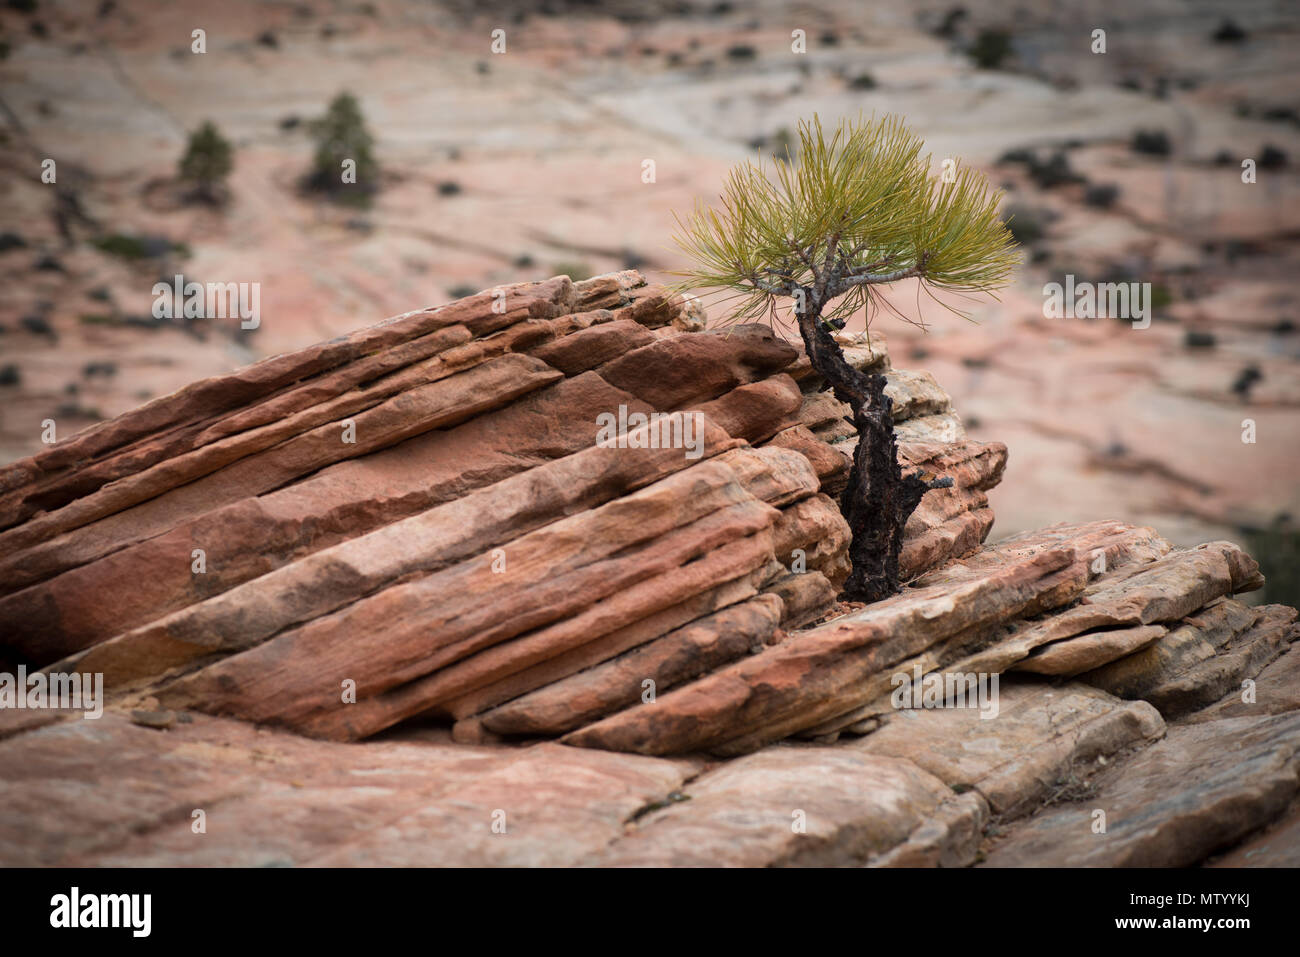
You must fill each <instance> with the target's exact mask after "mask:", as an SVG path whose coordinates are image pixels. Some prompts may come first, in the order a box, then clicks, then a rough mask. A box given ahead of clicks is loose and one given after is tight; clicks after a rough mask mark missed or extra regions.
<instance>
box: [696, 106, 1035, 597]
mask: <svg viewBox="0 0 1300 957" xmlns="http://www.w3.org/2000/svg"><path fill="white" fill-rule="evenodd" d="M798 140H799V142H798V144H797V148H798V153H797V155H798V161H797V162H794V161H785V162H782V161H778V162H777V163H776V164H775V168H774V169H773V170H771V171H770V172H769V170H768V169H767V168H765V167H764V166H763V165H762V164H760V165H758V166H755V165H754V164H752V163H745V164H743V165H741V166H738V167H736V168H735V169H733V170H732V171H731V173H730V175H729V177H728V179H727V182H726V185H725V187H724V190H723V193H722V196H721V199H720V205H719V207H718V208H710V207H707V206H705V205H704V204H702V203H698V204H697V205H696V207H695V210H694V212H693V213H692V214H691V215H690V216H689V217H687V218H686V219H684V220H683V219H681V218H679V219H678V226H679V232H678V235H677V243H678V245H679V246H680V247H681V248H682V250H683V251H684V252H685V253H686V254H687V255H688V256H689V257H690V258H691V260H692V262H693V266H692V268H690V269H686V270H682V271H680V272H678V275H680V276H683V277H684V281H683V283H682V285H683V287H686V286H694V287H704V288H713V289H721V290H727V291H729V292H730V293H731V295H732V297H733V298H734V299H736V300H738V301H739V306H738V308H737V309H736V310H735V319H736V320H743V319H752V318H761V317H769V318H771V319H775V318H776V317H777V312H776V304H777V301H778V300H782V299H789V300H791V301H792V307H793V308H792V311H793V314H794V317H795V320H796V322H797V324H798V328H799V335H800V337H801V338H802V340H803V344H804V348H805V350H806V351H807V354H808V358H809V360H810V362H811V363H812V366H813V368H814V369H815V370H816V371H817V373H818V374H819V375H820V376H821V377H822V379H823V380H824V383H825V384H824V385H823V389H826V388H829V389H833V390H834V394H835V396H836V397H837V398H839V399H840V400H841V401H843V402H846V403H848V405H849V406H850V408H851V409H852V410H853V421H854V424H855V426H856V427H857V431H858V443H857V447H856V448H855V450H854V454H853V466H852V469H851V471H850V474H849V483H848V486H847V487H846V488H845V489H844V492H843V494H842V496H841V501H840V508H841V510H842V511H843V513H844V517H845V519H846V520H847V522H848V524H849V528H850V530H851V531H852V535H853V540H852V544H851V545H850V548H849V557H850V559H851V560H852V565H853V568H852V572H851V573H850V575H849V577H848V580H847V581H846V582H845V585H844V596H843V597H844V598H846V599H848V600H850V601H863V602H873V601H878V600H880V599H882V598H886V597H888V596H890V595H892V594H894V593H896V592H897V591H898V590H899V570H898V559H899V553H900V552H901V551H902V546H903V528H904V526H905V525H906V524H907V520H908V517H909V516H910V515H911V514H912V512H913V511H915V510H916V507H917V506H918V505H919V504H920V502H921V498H922V497H923V496H924V495H925V493H926V492H927V491H929V490H930V489H933V488H945V487H949V486H951V485H952V480H951V479H950V478H944V479H938V480H927V479H925V478H923V477H922V476H920V475H918V474H915V472H911V473H909V474H907V475H904V474H903V471H902V468H901V466H900V464H899V461H898V449H897V445H896V442H895V438H894V421H893V413H892V409H893V402H892V400H891V399H890V398H889V396H887V395H886V394H885V384H886V382H885V377H884V376H883V375H880V374H876V373H864V372H862V371H860V370H858V369H856V368H854V367H853V366H851V365H850V364H849V362H848V360H847V359H846V358H845V356H844V353H843V350H842V349H841V348H840V345H839V343H838V342H837V341H836V339H835V336H834V333H835V331H836V330H837V329H842V328H843V327H844V325H845V323H846V321H847V319H848V317H850V316H852V315H853V314H854V313H856V312H857V311H858V310H859V309H863V310H864V311H865V313H866V315H867V319H868V322H869V321H870V318H871V314H872V311H873V309H874V308H875V307H878V306H880V305H881V304H882V301H881V299H880V294H879V289H878V288H877V287H879V286H881V285H884V284H887V283H893V282H897V281H899V280H903V279H913V278H914V279H918V280H920V282H921V283H922V284H923V285H924V286H927V287H935V288H942V289H950V290H959V291H964V292H992V291H993V290H995V289H997V288H998V287H1000V286H1002V285H1005V284H1006V282H1007V281H1008V279H1009V278H1010V275H1011V272H1012V269H1013V268H1014V266H1015V265H1016V263H1017V262H1018V259H1019V256H1018V254H1017V252H1016V249H1015V243H1014V240H1013V239H1012V237H1011V234H1010V233H1009V232H1008V230H1007V228H1006V225H1005V224H1004V223H1003V221H1002V219H1001V217H1000V216H999V215H998V202H999V200H1000V198H1001V194H1000V192H999V191H996V190H993V189H991V188H990V186H989V184H988V182H987V180H986V179H985V178H984V176H983V175H982V174H980V173H979V172H978V171H976V170H973V169H970V168H966V167H959V166H958V165H957V164H956V163H955V161H954V162H952V163H945V164H944V171H943V172H941V173H940V174H939V175H937V176H936V175H934V174H933V173H932V172H931V157H930V156H929V155H928V154H925V155H922V153H921V146H922V143H921V140H920V139H919V138H918V137H917V136H916V135H915V134H913V133H912V132H911V131H910V130H909V129H908V128H907V127H906V126H905V125H904V124H903V122H902V120H901V119H899V118H897V117H892V116H890V117H885V118H884V119H882V120H880V121H876V120H875V119H874V118H873V119H871V120H862V119H859V120H858V121H857V122H844V123H841V124H840V125H839V126H838V128H837V129H836V130H835V131H834V133H833V134H831V135H830V136H829V137H828V136H827V134H826V132H824V131H823V129H822V125H821V121H820V120H819V119H818V118H817V117H815V116H814V118H813V119H812V120H811V121H805V122H803V123H801V124H800V127H799V136H798ZM886 305H887V304H886ZM954 311H955V310H954Z"/></svg>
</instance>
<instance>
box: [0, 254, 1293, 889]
mask: <svg viewBox="0 0 1300 957" xmlns="http://www.w3.org/2000/svg"><path fill="white" fill-rule="evenodd" d="M502 292H504V293H505V295H504V298H502V297H500V296H498V295H496V294H495V293H496V291H492V292H490V293H482V294H480V295H478V296H472V297H469V298H468V299H463V300H459V301H457V302H455V303H451V304H448V305H446V306H442V307H439V308H436V309H427V310H421V311H418V312H414V313H408V314H406V315H404V316H399V317H396V318H395V319H391V320H388V321H387V322H384V323H380V324H379V325H377V326H373V327H371V328H369V329H366V330H362V331H360V332H358V333H355V334H353V335H351V336H347V337H343V338H341V339H338V340H334V341H332V342H328V343H322V344H320V345H317V346H314V347H312V348H310V349H306V350H303V351H302V352H299V353H294V354H291V355H287V356H277V357H274V358H272V359H268V360H266V361H264V362H261V363H258V364H256V365H254V366H250V367H248V368H246V369H241V370H239V371H237V372H235V373H232V374H231V375H228V376H222V377H218V378H216V379H211V380H205V381H204V382H200V383H195V384H194V385H192V386H190V387H187V388H186V389H184V390H181V391H180V392H178V393H176V394H175V395H173V396H169V397H167V398H165V399H162V400H157V401H155V402H153V403H150V404H149V405H147V406H145V407H143V408H141V409H138V410H136V411H134V412H131V413H128V414H126V415H123V416H120V417H119V418H117V419H114V420H111V421H109V422H105V423H101V424H100V425H97V426H95V427H93V428H91V429H88V430H86V431H85V432H82V433H79V434H78V435H76V436H73V437H72V438H70V439H68V440H66V441H64V442H63V443H60V444H58V445H55V446H53V447H51V448H50V449H48V450H46V451H45V452H43V453H41V454H40V455H37V456H34V457H33V458H31V459H27V460H24V461H22V462H18V463H15V464H13V465H10V466H7V467H4V468H0V545H3V546H4V547H3V549H2V550H0V658H3V659H5V660H7V661H9V662H12V663H23V664H25V665H28V666H29V667H33V668H39V667H45V668H46V669H47V670H48V671H49V672H68V671H73V670H76V671H79V672H92V673H95V672H98V673H102V674H103V675H104V677H105V680H106V682H107V684H108V687H109V701H108V705H107V711H106V713H105V715H104V717H103V718H100V719H98V720H94V719H84V720H83V718H82V715H81V713H80V712H78V711H75V710H71V711H69V710H64V711H58V710H48V709H45V710H10V709H7V708H6V709H4V710H0V765H2V766H4V767H6V768H8V769H12V771H11V773H8V774H6V775H5V776H4V778H3V779H2V780H0V800H3V801H4V804H5V807H6V814H5V815H4V817H3V821H2V822H0V863H5V864H35V865H52V864H121V865H126V864H169V863H177V862H180V861H183V862H184V863H187V864H237V865H254V864H272V863H289V864H324V865H374V864H388V865H391V864H410V865H430V864H434V865H438V864H441V865H455V866H462V865H475V864H497V865H539V864H551V865H554V864H570V865H597V866H610V865H623V866H639V865H701V866H709V865H715V864H727V865H742V866H769V865H826V864H830V865H865V866H875V867H899V866H969V865H971V864H974V863H978V862H980V861H981V860H985V861H987V863H989V864H993V865H1020V864H1032V865H1039V864H1052V865H1056V864H1121V865H1150V864H1189V863H1196V862H1200V861H1204V860H1207V859H1208V858H1211V857H1213V856H1214V855H1223V856H1222V857H1221V858H1220V863H1225V864H1231V863H1246V864H1248V863H1269V862H1290V863H1292V864H1293V863H1294V862H1295V861H1296V860H1297V859H1300V855H1298V854H1297V853H1296V852H1295V849H1294V848H1293V847H1292V846H1291V845H1292V844H1293V843H1294V838H1295V836H1296V835H1297V834H1300V829H1298V828H1297V827H1296V825H1295V820H1294V818H1295V815H1294V806H1295V803H1294V802H1295V800H1296V797H1297V789H1298V787H1297V785H1298V781H1300V779H1298V778H1297V774H1296V755H1297V754H1300V725H1298V724H1297V721H1296V718H1297V715H1298V714H1300V697H1298V696H1297V694H1296V690H1295V688H1296V684H1297V675H1300V663H1298V660H1297V658H1296V656H1297V654H1298V653H1300V649H1291V650H1289V651H1288V649H1289V648H1290V645H1291V642H1293V641H1294V640H1295V638H1296V637H1297V634H1298V633H1300V632H1298V629H1297V626H1296V611H1295V610H1294V609H1291V608H1287V607H1285V606H1281V605H1266V606H1250V605H1248V604H1246V603H1244V602H1242V601H1240V600H1238V598H1237V597H1236V596H1238V595H1239V594H1241V593H1243V592H1248V591H1251V590H1253V589H1256V588H1258V587H1259V586H1260V585H1261V584H1262V577H1261V576H1260V574H1259V570H1258V567H1257V566H1256V564H1255V562H1254V561H1253V560H1252V559H1251V558H1250V557H1249V556H1248V555H1246V554H1245V553H1244V552H1242V551H1241V550H1240V549H1239V548H1238V547H1237V546H1236V545H1234V544H1232V543H1229V542H1211V543H1208V544H1206V545H1202V546H1200V547H1198V548H1192V549H1178V548H1174V547H1172V546H1171V545H1170V544H1169V543H1168V542H1166V541H1165V540H1164V539H1162V538H1161V537H1160V536H1159V535H1158V534H1157V533H1156V532H1155V531H1154V530H1152V529H1150V528H1142V527H1135V526H1131V525H1127V524H1123V523H1120V522H1114V521H1096V522H1089V523H1080V524H1068V525H1057V526H1053V527H1050V528H1047V529H1043V530H1041V531H1038V532H1032V533H1026V534H1023V535H1019V536H1016V537H1015V538H1011V539H1007V540H1004V541H1002V542H998V543H997V544H994V545H985V544H984V540H985V538H986V537H987V536H988V534H989V531H990V528H991V527H992V525H993V514H992V511H991V509H990V508H989V504H988V497H987V493H988V492H989V490H990V489H992V488H993V487H994V486H996V484H997V483H998V481H999V480H1000V478H1001V476H1002V473H1003V470H1004V468H1005V467H1006V465H1007V449H1006V448H1005V446H1002V445H1000V444H998V443H982V442H975V441H972V440H970V439H969V438H968V437H967V436H966V435H965V432H964V429H963V428H962V424H961V420H960V418H959V417H958V416H957V414H956V412H954V411H953V409H952V408H951V403H950V401H949V399H948V396H947V395H946V393H944V392H943V390H942V389H941V388H940V387H939V385H938V383H936V382H935V381H934V379H933V378H932V377H930V376H929V375H928V374H926V373H916V372H908V371H906V370H897V369H894V368H892V366H891V363H890V359H889V355H888V353H887V351H886V349H885V343H884V340H883V339H882V338H881V337H880V336H878V335H874V334H873V335H872V337H871V338H870V339H869V340H867V339H863V338H853V337H843V339H842V343H843V345H844V348H845V353H846V356H847V357H848V359H849V361H850V362H852V363H853V364H854V365H856V366H858V367H859V368H862V369H865V370H869V371H873V372H879V373H881V374H884V375H885V376H886V377H887V381H888V386H887V390H886V392H887V394H888V395H889V397H890V398H891V400H892V401H893V403H894V417H895V421H896V423H897V434H898V439H899V443H900V445H899V448H900V457H901V459H902V461H903V465H904V467H905V468H907V469H916V470H918V471H921V472H924V473H926V474H929V475H941V476H947V477H950V478H951V479H952V482H953V484H952V487H950V488H946V489H942V490H937V491H934V492H932V493H930V494H928V495H927V496H926V497H925V499H924V500H923V502H922V504H921V506H920V507H919V508H918V509H917V511H916V512H915V513H914V514H913V516H912V517H911V520H910V521H909V523H908V526H907V529H906V536H905V542H904V549H903V554H902V557H901V566H902V569H903V573H904V578H905V579H906V582H907V583H906V586H905V587H904V588H903V590H902V591H901V592H900V594H898V595H896V596H894V597H892V598H889V599H887V600H885V601H882V602H878V603H876V604H874V605H871V606H867V607H863V606H861V605H852V604H844V603H840V602H838V601H837V592H838V589H839V587H840V586H841V585H842V583H843V581H844V580H845V577H846V576H847V574H848V572H849V564H848V554H847V552H848V544H849V534H848V528H847V525H846V523H845V522H844V519H843V517H842V516H841V514H840V510H839V507H838V501H837V496H838V495H839V493H840V491H841V490H842V489H843V488H844V486H845V484H846V482H847V477H848V471H849V466H850V456H851V454H852V450H853V447H854V444H855V443H856V441H857V436H856V434H855V432H854V430H853V427H852V424H851V417H850V416H849V415H848V409H847V407H846V406H844V405H843V404H842V403H840V402H839V401H838V400H836V399H835V397H834V396H833V395H832V394H831V393H830V392H827V391H822V389H823V387H824V383H823V382H822V381H821V379H820V378H819V377H818V376H817V375H816V373H815V372H814V371H813V370H812V368H811V366H810V365H809V363H808V361H807V358H806V357H805V356H804V354H803V350H802V348H801V347H800V346H799V345H798V344H791V343H789V342H786V341H784V340H782V339H780V338H778V337H777V336H775V335H774V334H773V333H772V331H771V330H770V329H768V328H767V327H765V326H760V325H742V326H736V327H732V328H729V329H718V330H705V329H704V323H703V319H702V312H701V310H700V309H699V306H698V303H696V302H693V301H688V300H685V299H683V298H682V297H679V296H677V295H675V294H673V293H671V292H669V291H668V290H666V289H663V288H660V287H656V286H649V285H646V284H645V282H644V280H642V279H641V277H640V276H639V275H637V274H636V273H635V272H630V271H629V272H624V273H617V274H612V275H608V276H601V277H597V278H596V279H592V280H588V281H585V282H580V283H573V282H571V281H570V280H568V279H567V278H565V277H557V278H555V279H551V280H547V281H545V282H541V283H528V284H521V285H516V286H508V287H505V288H504V289H503V290H502ZM203 712H206V714H204V713H203ZM232 717H233V718H236V719H243V720H242V721H238V720H235V721H232V720H229V719H230V718H232ZM247 722H257V723H258V724H259V725H260V726H262V727H260V728H259V730H257V732H256V733H254V731H253V729H252V726H251V725H250V724H248V723H247ZM431 725H432V726H433V727H431ZM395 726H400V727H398V728H397V729H396V730H395V731H391V732H390V735H389V736H388V737H387V739H374V740H369V741H366V742H365V743H364V744H363V745H361V746H360V747H355V748H349V747H345V746H343V745H342V744H339V743H334V742H344V741H355V740H358V739H368V738H370V739H373V737H374V736H375V735H376V734H377V733H378V732H381V731H385V730H387V729H393V728H394V727H395ZM447 726H450V740H448V732H447V730H446V727H447ZM304 735H305V736H304ZM312 738H315V739H332V740H311V739H312ZM503 738H511V739H514V740H513V741H512V742H511V745H510V746H508V747H502V746H499V742H500V740H501V739H503ZM537 738H558V739H559V742H560V743H556V742H555V741H545V742H542V743H537V742H536V741H533V742H531V743H524V744H522V746H520V744H519V742H520V741H523V740H526V739H537ZM1229 741H1230V742H1232V746H1231V747H1225V742H1229ZM267 754H270V755H271V758H270V759H269V765H268V763H267V760H268V759H267V758H266V755H267ZM218 755H219V756H220V758H221V760H220V762H217V761H216V758H217V756H218ZM719 759H721V760H719ZM218 765H219V767H218ZM218 771H220V773H218ZM349 775H354V776H357V777H358V780H359V781H360V782H361V783H359V784H358V783H356V782H355V781H351V779H349V777H348V776H349ZM69 782H77V786H76V787H70V786H69ZM87 782H88V783H87ZM87 801H89V802H91V804H92V805H93V807H94V808H99V809H106V810H104V811H103V813H97V814H88V812H87V806H86V802H87ZM177 807H186V808H190V807H209V808H214V807H215V809H216V810H215V811H214V815H216V816H219V818H220V820H221V827H220V828H215V829H213V830H212V831H210V833H209V835H207V836H206V840H205V841H204V842H203V843H202V844H201V846H196V845H195V843H194V842H193V840H192V832H190V829H189V825H188V820H186V821H180V820H178V819H177V818H176V814H175V808H177ZM323 810H328V811H329V812H330V813H329V814H327V815H326V816H325V818H322V816H321V815H322V811H323ZM1097 810H1102V811H1104V812H1105V813H1106V815H1107V819H1108V821H1109V829H1108V831H1107V837H1106V839H1105V840H1098V839H1097V838H1096V836H1095V834H1094V832H1093V831H1092V829H1091V825H1092V823H1093V821H1094V820H1095V814H1094V812H1095V811H1097ZM377 816H378V817H382V818H383V821H384V822H385V823H384V824H383V825H382V826H370V825H369V824H365V823H362V822H367V821H369V822H373V820H374V819H376V817H377ZM326 818H327V819H328V820H327V823H326V824H324V825H321V824H320V823H319V822H320V821H322V820H325V819H326ZM307 822H310V826H308V823H307ZM994 825H996V826H994ZM1234 845H1240V846H1239V847H1238V848H1237V849H1236V850H1232V848H1233V846H1234Z"/></svg>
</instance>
